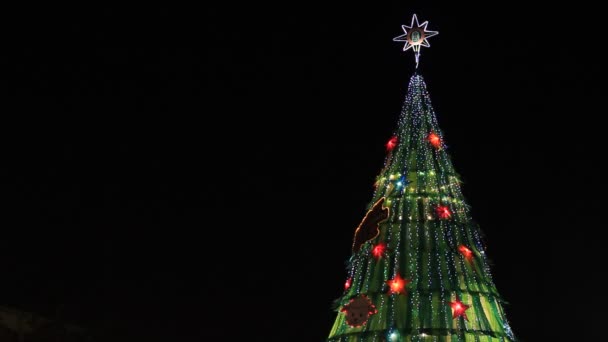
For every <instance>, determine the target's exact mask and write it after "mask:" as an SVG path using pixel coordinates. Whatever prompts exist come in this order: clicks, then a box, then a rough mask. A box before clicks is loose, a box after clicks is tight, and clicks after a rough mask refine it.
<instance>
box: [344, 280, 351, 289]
mask: <svg viewBox="0 0 608 342" xmlns="http://www.w3.org/2000/svg"><path fill="white" fill-rule="evenodd" d="M352 283H353V278H348V279H346V282H344V290H348V289H350V286H351V285H352Z"/></svg>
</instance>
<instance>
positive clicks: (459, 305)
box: [450, 298, 471, 321]
mask: <svg viewBox="0 0 608 342" xmlns="http://www.w3.org/2000/svg"><path fill="white" fill-rule="evenodd" d="M450 306H451V307H452V318H453V319H456V318H458V317H463V318H464V319H465V320H467V321H468V320H469V319H468V318H467V314H466V312H465V311H467V309H468V308H470V307H471V306H470V305H466V304H464V303H463V302H461V301H460V299H458V298H456V300H455V301H453V302H450Z"/></svg>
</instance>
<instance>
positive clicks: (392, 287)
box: [386, 274, 410, 294]
mask: <svg viewBox="0 0 608 342" xmlns="http://www.w3.org/2000/svg"><path fill="white" fill-rule="evenodd" d="M409 282H410V281H409V280H407V279H403V278H401V276H400V275H399V274H397V275H396V276H395V278H393V279H391V280H387V281H386V283H387V284H388V290H389V292H390V293H391V294H394V293H396V294H399V293H403V294H405V286H406V285H407V284H408V283H409Z"/></svg>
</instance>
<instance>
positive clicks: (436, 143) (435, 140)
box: [428, 132, 441, 148]
mask: <svg viewBox="0 0 608 342" xmlns="http://www.w3.org/2000/svg"><path fill="white" fill-rule="evenodd" d="M428 140H429V142H430V143H431V145H432V146H433V147H434V148H441V138H440V137H439V136H438V135H437V134H436V133H435V132H431V134H429V137H428Z"/></svg>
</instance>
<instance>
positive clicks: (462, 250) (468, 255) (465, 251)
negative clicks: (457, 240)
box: [458, 245, 473, 260]
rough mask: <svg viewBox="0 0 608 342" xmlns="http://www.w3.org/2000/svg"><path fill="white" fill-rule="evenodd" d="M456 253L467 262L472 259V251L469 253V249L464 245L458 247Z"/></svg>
mask: <svg viewBox="0 0 608 342" xmlns="http://www.w3.org/2000/svg"><path fill="white" fill-rule="evenodd" d="M458 251H459V252H460V253H461V254H462V255H463V256H464V257H465V258H466V259H467V260H471V258H472V257H473V251H471V250H470V249H469V247H467V246H465V245H460V246H458Z"/></svg>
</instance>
